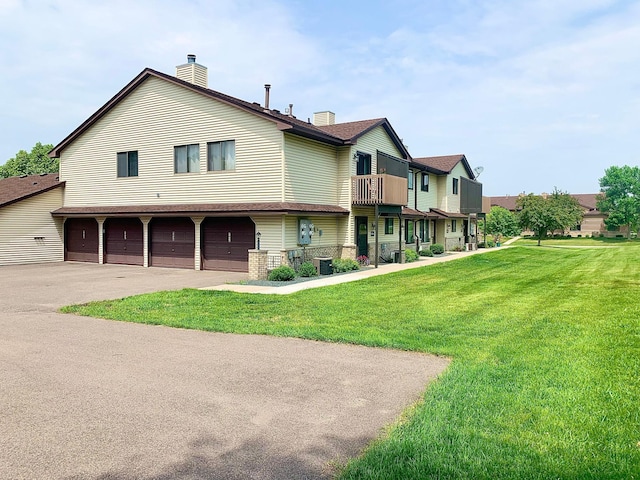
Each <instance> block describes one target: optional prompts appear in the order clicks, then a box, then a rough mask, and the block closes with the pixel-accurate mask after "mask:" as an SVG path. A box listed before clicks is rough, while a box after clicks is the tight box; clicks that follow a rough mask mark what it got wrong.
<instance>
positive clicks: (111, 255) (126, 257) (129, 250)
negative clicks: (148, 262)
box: [104, 218, 144, 265]
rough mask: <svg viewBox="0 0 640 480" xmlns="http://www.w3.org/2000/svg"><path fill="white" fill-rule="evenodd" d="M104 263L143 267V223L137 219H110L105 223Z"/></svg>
mask: <svg viewBox="0 0 640 480" xmlns="http://www.w3.org/2000/svg"><path fill="white" fill-rule="evenodd" d="M104 229H105V234H104V261H105V263H120V264H124V265H143V264H144V257H143V255H144V253H143V234H142V222H141V221H140V220H138V219H137V218H109V219H107V220H106V221H105V222H104Z"/></svg>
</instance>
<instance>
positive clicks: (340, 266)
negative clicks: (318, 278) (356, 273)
mask: <svg viewBox="0 0 640 480" xmlns="http://www.w3.org/2000/svg"><path fill="white" fill-rule="evenodd" d="M359 269H360V264H359V263H358V262H356V261H355V260H352V259H350V258H336V259H334V260H333V271H334V273H342V272H350V271H351V270H359Z"/></svg>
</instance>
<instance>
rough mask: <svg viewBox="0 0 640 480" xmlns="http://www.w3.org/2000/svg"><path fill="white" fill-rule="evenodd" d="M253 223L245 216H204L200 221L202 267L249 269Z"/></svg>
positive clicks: (252, 243)
mask: <svg viewBox="0 0 640 480" xmlns="http://www.w3.org/2000/svg"><path fill="white" fill-rule="evenodd" d="M254 245H255V224H254V223H253V221H252V220H251V219H250V218H248V217H237V218H226V217H225V218H207V219H205V220H204V222H203V223H202V266H203V268H204V269H205V270H230V271H238V272H247V271H249V250H250V249H252V248H254Z"/></svg>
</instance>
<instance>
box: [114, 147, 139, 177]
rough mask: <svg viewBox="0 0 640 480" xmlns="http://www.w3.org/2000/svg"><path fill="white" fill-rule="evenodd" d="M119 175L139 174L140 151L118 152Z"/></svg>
mask: <svg viewBox="0 0 640 480" xmlns="http://www.w3.org/2000/svg"><path fill="white" fill-rule="evenodd" d="M118 176H119V177H137V176H138V152H137V151H133V152H118Z"/></svg>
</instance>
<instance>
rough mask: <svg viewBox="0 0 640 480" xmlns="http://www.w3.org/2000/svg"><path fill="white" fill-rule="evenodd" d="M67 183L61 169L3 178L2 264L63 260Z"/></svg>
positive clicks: (0, 203) (0, 209) (0, 196)
mask: <svg viewBox="0 0 640 480" xmlns="http://www.w3.org/2000/svg"><path fill="white" fill-rule="evenodd" d="M63 187H64V183H63V182H61V181H60V180H59V178H58V174H57V173H49V174H43V175H29V176H21V177H10V178H5V179H2V180H0V265H13V264H26V263H44V262H60V261H62V260H63V258H64V250H63V226H62V219H54V218H52V216H51V212H52V211H53V210H56V209H58V208H60V207H61V206H62V201H63V191H64V188H63Z"/></svg>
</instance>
